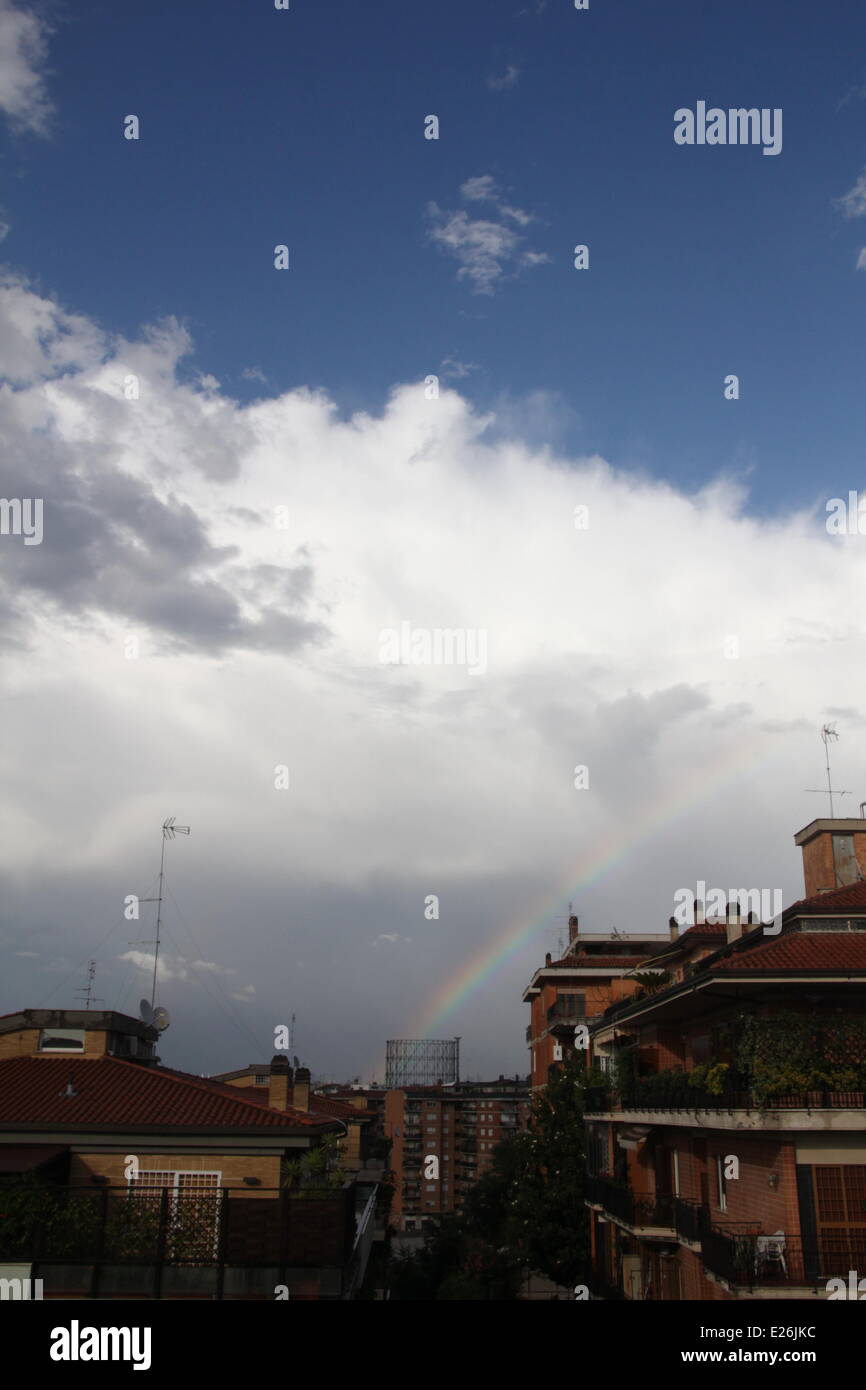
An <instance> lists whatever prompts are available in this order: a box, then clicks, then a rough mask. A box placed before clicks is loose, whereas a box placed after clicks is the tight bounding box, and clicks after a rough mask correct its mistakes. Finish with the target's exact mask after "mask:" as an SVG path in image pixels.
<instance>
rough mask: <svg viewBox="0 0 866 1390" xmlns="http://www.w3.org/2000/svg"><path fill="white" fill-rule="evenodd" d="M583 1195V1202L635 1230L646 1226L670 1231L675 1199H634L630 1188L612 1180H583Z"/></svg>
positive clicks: (660, 1195)
mask: <svg viewBox="0 0 866 1390" xmlns="http://www.w3.org/2000/svg"><path fill="white" fill-rule="evenodd" d="M584 1196H585V1197H586V1200H587V1201H589V1202H595V1203H597V1204H598V1205H599V1206H601V1207H603V1208H604V1210H605V1211H606V1212H609V1213H610V1215H611V1216H615V1217H617V1218H618V1219H619V1220H620V1221H624V1222H625V1223H626V1225H627V1226H633V1227H634V1228H635V1229H636V1230H637V1229H646V1228H648V1227H661V1228H662V1229H664V1230H666V1231H673V1229H674V1205H673V1204H674V1201H675V1199H674V1198H673V1197H670V1196H667V1195H665V1194H661V1193H655V1194H648V1195H647V1196H637V1195H636V1194H635V1193H634V1192H632V1190H631V1188H629V1187H624V1186H623V1185H622V1184H621V1183H617V1182H614V1180H613V1179H612V1178H605V1177H587V1179H586V1183H585V1186H584Z"/></svg>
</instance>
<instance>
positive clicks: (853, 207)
mask: <svg viewBox="0 0 866 1390" xmlns="http://www.w3.org/2000/svg"><path fill="white" fill-rule="evenodd" d="M836 204H837V207H839V208H841V210H842V212H843V213H844V214H845V216H846V217H864V216H866V169H864V170H863V171H862V173H861V174H860V176H859V178H858V179H857V182H856V183H855V184H854V186H853V188H849V189H848V192H847V193H845V194H843V196H842V197H841V198H837V199H836Z"/></svg>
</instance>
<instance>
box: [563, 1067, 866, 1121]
mask: <svg viewBox="0 0 866 1390" xmlns="http://www.w3.org/2000/svg"><path fill="white" fill-rule="evenodd" d="M864 1102H866V1096H864V1092H863V1091H792V1092H788V1093H786V1094H785V1095H778V1096H770V1097H768V1098H767V1099H766V1100H764V1101H763V1102H759V1101H758V1100H757V1099H756V1098H755V1096H754V1094H753V1092H752V1091H750V1090H748V1089H743V1088H741V1087H736V1086H725V1087H723V1088H722V1090H721V1091H720V1092H718V1091H708V1090H707V1089H706V1088H705V1087H703V1086H692V1085H691V1084H690V1082H689V1074H688V1072H682V1073H677V1074H675V1075H673V1076H670V1075H662V1074H659V1075H658V1076H647V1077H643V1078H641V1079H640V1080H638V1081H635V1082H632V1084H631V1085H630V1086H629V1087H628V1088H627V1089H626V1090H624V1091H621V1092H619V1093H617V1092H616V1091H615V1090H614V1088H613V1087H612V1086H587V1087H586V1089H585V1091H584V1106H585V1109H586V1113H587V1114H588V1115H600V1114H604V1113H606V1112H608V1111H628V1110H640V1111H663V1110H765V1111H766V1110H862V1109H863V1108H864Z"/></svg>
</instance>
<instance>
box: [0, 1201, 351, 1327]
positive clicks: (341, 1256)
mask: <svg viewBox="0 0 866 1390" xmlns="http://www.w3.org/2000/svg"><path fill="white" fill-rule="evenodd" d="M376 1191H377V1189H376V1185H375V1184H374V1185H373V1187H372V1190H371V1189H370V1185H369V1184H366V1185H364V1188H363V1196H364V1203H365V1205H364V1207H363V1209H362V1210H363V1211H367V1209H368V1207H369V1203H370V1198H371V1196H372V1195H373V1194H374V1193H375V1192H376ZM358 1194H359V1188H358V1185H357V1184H355V1183H346V1184H344V1185H343V1186H342V1187H340V1188H336V1189H322V1190H315V1189H297V1190H294V1189H289V1188H279V1189H265V1188H258V1189H256V1192H255V1195H251V1194H250V1193H249V1191H248V1189H247V1188H216V1189H214V1190H212V1191H211V1190H196V1191H183V1190H180V1191H178V1190H175V1189H173V1188H152V1189H142V1188H132V1189H130V1188H129V1187H127V1186H118V1187H111V1186H108V1185H106V1186H103V1187H99V1188H94V1187H86V1188H84V1187H80V1188H79V1187H72V1188H59V1187H53V1186H49V1185H47V1184H45V1185H41V1184H40V1185H34V1186H29V1185H26V1184H21V1185H18V1184H14V1185H10V1186H8V1187H5V1188H4V1191H3V1205H4V1208H5V1210H4V1219H3V1220H2V1222H0V1262H3V1263H6V1262H16V1263H17V1262H20V1261H22V1260H23V1261H27V1262H29V1263H31V1264H32V1265H33V1267H34V1277H43V1275H44V1280H45V1288H46V1290H49V1289H51V1290H55V1289H56V1290H59V1291H62V1290H67V1291H69V1290H73V1291H74V1292H75V1296H84V1297H90V1298H98V1297H110V1296H112V1295H113V1294H115V1293H117V1292H118V1291H121V1292H122V1291H126V1292H128V1293H131V1294H134V1295H135V1296H137V1297H141V1298H146V1299H151V1298H160V1297H164V1296H165V1294H166V1291H167V1290H173V1289H185V1290H187V1291H189V1292H199V1291H201V1290H204V1291H205V1292H206V1293H207V1296H208V1297H211V1298H216V1299H221V1298H223V1297H224V1296H225V1290H226V1289H228V1288H229V1287H230V1286H232V1285H233V1284H236V1283H237V1281H238V1279H239V1278H240V1276H239V1275H238V1273H237V1271H238V1270H239V1269H242V1268H247V1269H250V1270H251V1271H252V1270H255V1269H262V1268H265V1267H268V1268H273V1269H276V1270H281V1271H285V1270H286V1268H287V1267H292V1268H300V1267H307V1268H316V1267H318V1268H320V1269H324V1268H331V1269H334V1268H336V1269H340V1268H343V1269H346V1268H347V1267H348V1262H349V1261H350V1260H351V1259H352V1258H353V1256H354V1254H355V1253H357V1252H356V1250H355V1247H356V1244H357V1236H358V1230H359V1226H358V1205H359V1195H358ZM374 1207H375V1203H374ZM374 1207H373V1208H370V1210H373V1209H374ZM368 1216H369V1212H368ZM365 1229H366V1227H365ZM250 1277H251V1278H252V1273H251V1275H250ZM276 1282H285V1279H283V1280H279V1279H277V1280H276ZM270 1288H271V1289H272V1288H273V1281H272V1282H271V1284H270ZM338 1296H339V1295H338Z"/></svg>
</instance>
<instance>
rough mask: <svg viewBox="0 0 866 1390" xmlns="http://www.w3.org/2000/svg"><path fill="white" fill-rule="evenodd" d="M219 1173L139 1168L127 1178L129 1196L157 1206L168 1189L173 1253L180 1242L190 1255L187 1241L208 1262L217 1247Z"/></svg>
mask: <svg viewBox="0 0 866 1390" xmlns="http://www.w3.org/2000/svg"><path fill="white" fill-rule="evenodd" d="M221 1177H222V1174H221V1173H216V1172H210V1173H208V1172H199V1171H198V1170H194V1171H187V1172H172V1171H171V1170H163V1169H156V1168H151V1169H139V1172H138V1176H137V1177H135V1178H130V1179H129V1188H128V1191H129V1196H130V1197H132V1196H135V1198H136V1199H137V1200H138V1201H149V1202H151V1203H157V1204H158V1203H160V1202H161V1199H162V1192H163V1190H164V1189H166V1188H167V1189H168V1191H169V1193H170V1194H171V1195H170V1197H169V1203H170V1206H169V1212H170V1225H169V1240H168V1247H167V1248H168V1250H169V1251H170V1252H173V1250H174V1246H175V1241H176V1240H180V1241H182V1244H183V1248H184V1251H185V1252H186V1254H187V1255H188V1254H189V1253H190V1242H192V1243H193V1244H194V1246H195V1247H196V1253H197V1255H198V1257H199V1258H200V1259H202V1260H205V1259H206V1260H210V1259H212V1258H213V1257H214V1256H215V1255H216V1253H217V1250H218V1248H219V1221H220V1197H221V1194H220V1179H221Z"/></svg>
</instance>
